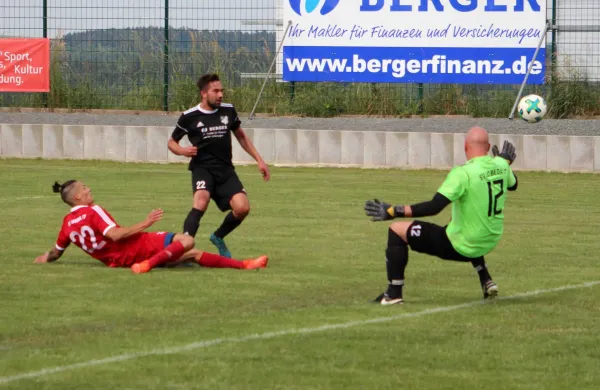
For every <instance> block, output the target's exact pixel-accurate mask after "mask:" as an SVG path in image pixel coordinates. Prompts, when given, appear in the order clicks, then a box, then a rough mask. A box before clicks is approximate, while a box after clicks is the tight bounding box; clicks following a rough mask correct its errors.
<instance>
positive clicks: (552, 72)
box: [550, 0, 557, 94]
mask: <svg viewBox="0 0 600 390" xmlns="http://www.w3.org/2000/svg"><path fill="white" fill-rule="evenodd" d="M556 38H557V31H556V0H552V49H551V51H552V52H551V56H552V58H551V65H550V66H551V69H550V94H552V86H553V85H554V81H555V77H556V75H555V71H556Z"/></svg>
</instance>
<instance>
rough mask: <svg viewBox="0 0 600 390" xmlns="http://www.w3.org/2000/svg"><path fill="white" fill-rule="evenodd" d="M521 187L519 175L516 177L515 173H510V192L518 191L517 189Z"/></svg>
mask: <svg viewBox="0 0 600 390" xmlns="http://www.w3.org/2000/svg"><path fill="white" fill-rule="evenodd" d="M518 186H519V179H518V178H517V175H515V173H514V172H510V173H509V176H508V188H507V189H508V190H509V191H516V190H517V187H518Z"/></svg>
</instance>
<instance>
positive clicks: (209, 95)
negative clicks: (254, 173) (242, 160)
mask: <svg viewBox="0 0 600 390" xmlns="http://www.w3.org/2000/svg"><path fill="white" fill-rule="evenodd" d="M197 86H198V89H199V90H200V97H201V102H200V104H199V105H197V106H195V107H193V108H190V109H189V110H187V111H185V112H184V113H183V114H181V116H180V117H179V120H178V121H177V126H176V127H175V130H173V133H172V134H171V139H169V142H168V147H169V150H170V151H171V152H173V153H174V154H177V155H179V156H186V157H191V160H190V163H189V167H188V169H189V170H190V171H191V172H192V191H193V193H194V205H193V208H192V210H191V211H190V212H189V214H188V216H187V218H186V219H185V222H184V224H183V232H184V233H186V234H189V235H190V236H192V237H195V236H196V232H197V231H198V227H199V226H200V219H201V218H202V216H203V215H204V213H205V211H206V209H207V207H208V204H209V202H210V199H211V198H212V199H213V200H214V201H215V203H216V205H217V206H218V207H219V209H220V210H221V211H222V212H225V211H227V210H231V211H230V212H229V213H228V214H227V216H226V217H225V220H224V221H223V223H222V224H221V226H220V227H219V228H218V229H217V230H216V231H215V232H214V233H213V234H212V235H211V236H210V241H211V242H212V243H213V244H214V245H215V246H216V247H217V248H218V249H219V254H220V255H221V256H226V257H231V252H230V251H229V249H228V248H227V246H226V245H225V241H224V240H223V239H224V237H225V236H227V234H229V233H231V232H232V231H233V230H234V229H235V228H237V227H238V226H239V225H240V224H241V223H242V221H243V220H244V218H246V216H247V215H248V213H249V212H250V203H249V201H248V196H247V194H246V191H245V189H244V186H243V185H242V182H241V181H240V179H239V178H238V175H237V173H236V171H235V168H234V166H233V163H232V154H231V133H233V134H234V135H235V138H237V140H238V142H239V143H240V145H241V146H242V148H243V149H244V150H245V151H246V152H247V153H248V154H249V155H250V156H252V158H254V160H256V162H257V163H258V169H259V170H260V173H261V174H262V176H263V179H264V180H265V181H267V180H269V178H270V176H271V174H270V172H269V167H268V165H267V164H266V163H265V162H264V160H263V159H262V157H261V156H260V154H259V153H258V151H257V150H256V148H255V147H254V144H253V143H252V141H251V140H250V139H249V138H248V137H247V136H246V133H245V132H244V130H243V129H242V128H241V127H240V125H241V121H240V119H239V118H238V114H237V112H236V111H235V108H234V107H233V105H231V104H227V103H223V102H222V100H223V87H222V86H221V81H220V80H219V76H218V75H216V74H206V75H204V76H202V77H200V79H199V80H198V83H197ZM186 135H187V137H188V139H189V141H190V143H191V144H192V146H189V147H182V146H181V145H179V141H181V139H182V138H183V137H185V136H186Z"/></svg>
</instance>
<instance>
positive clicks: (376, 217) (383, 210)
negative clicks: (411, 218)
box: [365, 199, 404, 222]
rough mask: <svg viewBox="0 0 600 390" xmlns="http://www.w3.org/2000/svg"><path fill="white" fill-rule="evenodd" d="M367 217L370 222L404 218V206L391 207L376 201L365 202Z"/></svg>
mask: <svg viewBox="0 0 600 390" xmlns="http://www.w3.org/2000/svg"><path fill="white" fill-rule="evenodd" d="M365 211H366V212H367V216H369V217H372V218H371V221H373V222H375V221H387V220H389V219H394V218H399V217H404V206H392V205H391V204H389V203H385V202H380V201H379V200H378V199H375V200H367V201H366V202H365Z"/></svg>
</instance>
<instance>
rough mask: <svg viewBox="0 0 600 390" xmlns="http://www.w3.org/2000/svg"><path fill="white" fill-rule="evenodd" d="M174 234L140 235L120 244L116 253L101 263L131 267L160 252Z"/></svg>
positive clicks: (153, 233)
mask: <svg viewBox="0 0 600 390" xmlns="http://www.w3.org/2000/svg"><path fill="white" fill-rule="evenodd" d="M173 236H175V234H174V233H168V232H152V233H140V234H139V235H136V236H134V237H131V238H130V239H128V240H125V241H124V242H123V243H121V245H120V248H118V251H115V252H113V253H112V254H111V255H110V256H107V257H105V258H104V259H102V260H101V261H102V262H103V263H104V264H106V265H107V266H109V267H131V266H132V265H133V264H135V263H139V262H140V261H144V260H148V259H149V258H151V257H152V256H154V255H155V254H157V253H159V252H160V251H162V250H163V249H164V248H166V247H167V246H168V245H169V244H171V242H172V241H173Z"/></svg>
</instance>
